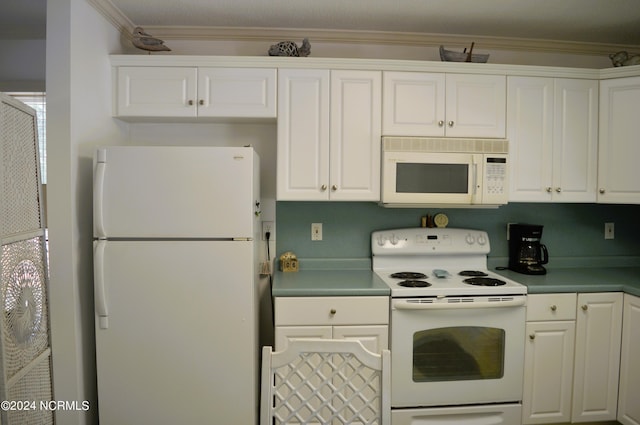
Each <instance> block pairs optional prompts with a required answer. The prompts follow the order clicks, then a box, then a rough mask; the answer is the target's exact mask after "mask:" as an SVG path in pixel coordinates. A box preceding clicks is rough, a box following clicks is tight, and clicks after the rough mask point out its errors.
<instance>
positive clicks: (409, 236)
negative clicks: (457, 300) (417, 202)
mask: <svg viewBox="0 0 640 425" xmlns="http://www.w3.org/2000/svg"><path fill="white" fill-rule="evenodd" d="M490 249H491V248H490V241H489V237H488V235H487V233H486V232H484V231H480V230H470V229H451V228H444V229H437V228H409V229H392V230H384V231H377V232H373V233H372V235H371V250H372V254H373V261H372V262H373V271H374V272H375V273H376V274H377V275H378V276H379V277H380V278H381V279H382V280H383V281H384V282H385V283H386V284H387V285H388V286H389V287H390V288H391V296H392V297H431V296H436V297H443V296H472V295H507V294H509V295H516V294H526V293H527V288H526V286H524V285H521V284H519V283H517V282H514V281H512V280H509V279H506V278H504V277H502V276H500V275H498V274H496V273H493V272H491V271H489V270H488V269H487V254H488V253H489V252H490ZM396 273H402V274H401V275H396Z"/></svg>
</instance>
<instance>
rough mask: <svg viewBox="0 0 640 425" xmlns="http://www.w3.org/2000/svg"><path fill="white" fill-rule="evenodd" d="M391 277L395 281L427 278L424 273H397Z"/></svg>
mask: <svg viewBox="0 0 640 425" xmlns="http://www.w3.org/2000/svg"><path fill="white" fill-rule="evenodd" d="M391 277H393V278H396V279H412V280H413V279H424V278H425V277H427V275H426V274H424V273H417V272H398V273H393V274H392V275H391Z"/></svg>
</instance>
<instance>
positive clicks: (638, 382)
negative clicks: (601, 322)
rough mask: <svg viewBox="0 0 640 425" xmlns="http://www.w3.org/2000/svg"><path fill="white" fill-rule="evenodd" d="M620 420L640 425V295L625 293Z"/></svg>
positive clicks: (627, 423)
mask: <svg viewBox="0 0 640 425" xmlns="http://www.w3.org/2000/svg"><path fill="white" fill-rule="evenodd" d="M623 311H624V318H623V320H622V353H621V356H620V386H619V389H620V393H619V394H618V422H620V423H621V424H623V425H640V297H636V296H633V295H629V294H625V295H624V310H623Z"/></svg>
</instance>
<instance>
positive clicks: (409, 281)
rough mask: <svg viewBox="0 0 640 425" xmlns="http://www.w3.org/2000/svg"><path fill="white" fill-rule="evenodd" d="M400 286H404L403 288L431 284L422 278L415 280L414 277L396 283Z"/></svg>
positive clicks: (424, 286) (421, 286) (423, 286)
mask: <svg viewBox="0 0 640 425" xmlns="http://www.w3.org/2000/svg"><path fill="white" fill-rule="evenodd" d="M398 285H400V286H404V287H405V288H426V287H427V286H431V284H430V283H429V282H427V281H424V280H415V279H407V280H403V281H402V282H400V283H398Z"/></svg>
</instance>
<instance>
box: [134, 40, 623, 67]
mask: <svg viewBox="0 0 640 425" xmlns="http://www.w3.org/2000/svg"><path fill="white" fill-rule="evenodd" d="M277 41H279V40H274V41H273V42H271V43H269V42H265V41H243V42H237V41H204V40H170V39H167V40H166V43H165V44H166V45H167V46H169V47H170V48H171V49H172V51H171V52H169V53H164V54H171V55H219V56H236V55H237V56H267V52H268V50H269V46H270V45H271V44H272V43H275V42H277ZM295 41H296V42H297V43H298V44H301V41H302V40H295ZM310 42H311V57H325V58H359V59H404V60H423V61H438V62H439V61H440V54H439V49H438V46H420V45H417V46H416V45H396V44H381V43H379V44H364V43H329V42H316V41H314V40H313V39H311V40H310ZM469 44H471V43H469ZM540 46H544V44H541V45H540ZM445 47H449V48H450V49H451V50H457V51H462V48H459V47H452V46H445ZM474 52H477V53H489V54H490V57H489V63H494V64H512V65H540V66H566V67H577V68H596V69H601V68H609V67H611V66H612V65H611V60H610V59H609V57H608V56H607V55H594V54H576V53H573V54H569V53H558V52H550V51H546V50H545V49H544V48H543V47H537V48H535V50H527V51H517V50H506V49H487V48H486V47H483V46H482V44H478V43H476V45H475V47H474ZM138 53H140V51H138ZM300 60H304V58H302V59H300Z"/></svg>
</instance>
